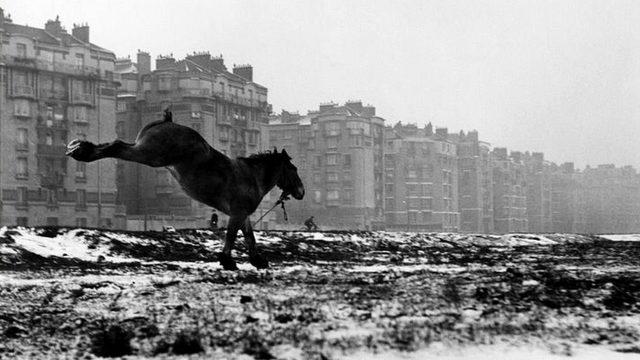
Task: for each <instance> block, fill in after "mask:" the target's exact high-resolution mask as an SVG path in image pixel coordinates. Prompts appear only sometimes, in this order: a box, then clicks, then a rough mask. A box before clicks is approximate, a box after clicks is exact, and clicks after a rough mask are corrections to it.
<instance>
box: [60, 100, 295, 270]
mask: <svg viewBox="0 0 640 360" xmlns="http://www.w3.org/2000/svg"><path fill="white" fill-rule="evenodd" d="M66 155H67V156H70V157H72V158H73V159H75V160H76V161H83V162H92V161H96V160H100V159H104V158H116V159H121V160H126V161H132V162H136V163H139V164H143V165H147V166H151V167H154V168H155V167H166V168H167V169H168V170H169V172H170V173H171V175H172V176H173V177H174V178H175V179H176V180H177V182H178V183H179V184H180V186H181V187H182V189H183V190H184V191H185V192H186V193H187V195H189V196H190V197H191V198H193V199H195V200H196V201H199V202H201V203H203V204H206V205H208V206H211V207H213V208H215V209H217V210H218V211H220V212H222V213H224V214H226V215H228V216H229V223H228V225H227V233H226V237H225V243H224V247H223V250H222V253H220V254H219V261H220V264H221V265H222V267H223V268H224V269H225V270H237V269H238V267H237V265H236V263H235V261H234V260H233V258H232V256H231V251H232V250H233V245H234V242H235V240H236V237H237V235H238V230H242V233H243V234H244V239H245V242H246V244H247V249H248V251H249V262H250V263H251V264H252V265H253V266H255V267H256V268H258V269H264V268H268V267H269V262H268V260H267V259H266V258H265V257H263V256H262V255H261V254H260V253H259V251H258V249H257V248H256V239H255V236H254V234H253V228H252V226H251V221H250V219H249V216H250V215H251V214H252V213H253V212H254V211H255V210H256V208H257V207H258V205H259V204H260V202H261V201H262V198H263V197H264V196H265V195H266V194H267V193H268V192H269V191H270V190H271V189H273V188H274V187H275V186H278V187H279V188H280V189H281V190H282V196H281V199H284V198H287V197H288V195H291V196H293V197H294V198H295V199H297V200H302V198H303V197H304V193H305V190H304V186H303V184H302V181H301V180H300V177H299V176H298V171H297V168H296V167H295V165H293V164H292V163H291V157H290V156H289V155H288V154H287V152H286V150H284V149H282V151H281V152H278V151H277V149H275V148H274V150H273V151H272V152H263V153H258V154H254V155H251V156H249V157H238V158H235V159H231V158H229V157H227V156H226V155H224V154H222V153H221V152H219V151H217V150H215V149H214V148H213V147H211V146H210V145H209V144H208V143H207V141H206V140H205V139H203V138H202V136H200V134H199V133H198V132H197V131H195V130H193V129H191V128H189V127H186V126H182V125H179V124H176V123H174V122H173V120H172V113H171V111H169V109H166V110H165V111H164V119H163V120H158V121H154V122H151V123H149V124H148V125H146V126H145V127H143V128H142V130H140V132H139V133H138V135H137V137H136V140H135V143H133V144H132V143H127V142H124V141H122V140H115V141H112V142H109V143H103V144H93V143H91V142H89V141H85V140H79V139H75V140H72V141H71V142H69V144H68V145H67V151H66Z"/></svg>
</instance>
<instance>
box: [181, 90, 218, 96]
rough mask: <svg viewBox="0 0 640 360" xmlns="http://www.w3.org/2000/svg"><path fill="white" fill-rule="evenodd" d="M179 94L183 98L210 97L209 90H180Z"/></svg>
mask: <svg viewBox="0 0 640 360" xmlns="http://www.w3.org/2000/svg"><path fill="white" fill-rule="evenodd" d="M180 94H182V96H185V97H210V96H211V92H210V91H209V89H185V88H181V89H180Z"/></svg>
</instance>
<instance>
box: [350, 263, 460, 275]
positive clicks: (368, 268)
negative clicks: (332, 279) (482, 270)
mask: <svg viewBox="0 0 640 360" xmlns="http://www.w3.org/2000/svg"><path fill="white" fill-rule="evenodd" d="M467 270H468V268H466V267H462V266H457V265H434V264H418V265H389V264H386V265H385V264H376V265H363V266H354V267H352V268H348V269H346V271H348V272H364V273H374V272H387V271H397V272H404V273H411V272H418V271H430V272H437V273H442V274H452V273H461V272H464V271H467Z"/></svg>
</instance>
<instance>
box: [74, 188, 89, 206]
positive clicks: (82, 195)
mask: <svg viewBox="0 0 640 360" xmlns="http://www.w3.org/2000/svg"><path fill="white" fill-rule="evenodd" d="M86 207H87V191H86V190H85V189H78V190H76V208H81V209H84V208H86Z"/></svg>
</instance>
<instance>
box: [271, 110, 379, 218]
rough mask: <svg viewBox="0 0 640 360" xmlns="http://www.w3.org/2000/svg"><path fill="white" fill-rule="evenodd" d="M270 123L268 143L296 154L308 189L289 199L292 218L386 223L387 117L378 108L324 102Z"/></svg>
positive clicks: (279, 117) (295, 158) (282, 115)
mask: <svg viewBox="0 0 640 360" xmlns="http://www.w3.org/2000/svg"><path fill="white" fill-rule="evenodd" d="M268 128H269V143H270V146H271V147H274V146H275V147H277V148H278V149H281V148H284V149H286V150H287V152H288V153H289V154H290V155H291V156H292V157H293V163H294V164H295V165H296V166H297V167H298V172H299V174H300V175H301V178H302V180H303V182H304V184H305V187H306V191H307V195H306V197H305V199H304V200H303V201H294V202H290V203H288V204H287V205H288V207H289V209H290V210H289V221H290V223H292V224H302V222H303V221H304V220H305V219H306V218H307V217H309V216H314V217H315V220H316V222H317V223H318V224H319V225H320V227H321V228H322V227H324V228H329V229H382V228H384V196H383V191H384V189H383V179H382V176H383V169H382V159H383V151H384V149H383V144H384V119H382V118H380V117H378V116H376V115H375V107H373V106H364V105H363V104H362V102H361V101H349V102H347V103H345V104H344V105H342V106H339V105H337V104H333V103H329V104H322V105H320V107H319V108H318V110H317V111H310V112H309V113H308V114H307V115H306V116H301V115H298V114H290V113H286V112H284V113H283V114H281V115H280V116H278V117H274V118H273V119H272V121H271V122H270V124H269V127H268ZM279 216H280V215H279ZM279 221H280V222H282V219H280V220H279Z"/></svg>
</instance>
